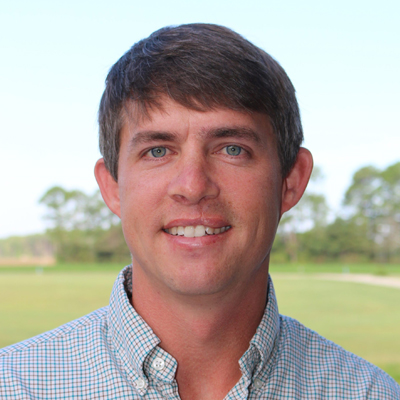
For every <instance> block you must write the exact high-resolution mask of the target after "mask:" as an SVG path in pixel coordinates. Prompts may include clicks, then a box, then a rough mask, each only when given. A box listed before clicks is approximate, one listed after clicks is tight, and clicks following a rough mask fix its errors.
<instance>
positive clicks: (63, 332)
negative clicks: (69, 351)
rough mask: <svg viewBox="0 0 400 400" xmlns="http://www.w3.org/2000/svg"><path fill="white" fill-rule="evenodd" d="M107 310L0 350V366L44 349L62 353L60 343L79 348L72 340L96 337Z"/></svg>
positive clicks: (103, 322) (76, 342) (105, 308)
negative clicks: (6, 361) (52, 348)
mask: <svg viewBox="0 0 400 400" xmlns="http://www.w3.org/2000/svg"><path fill="white" fill-rule="evenodd" d="M107 310H108V306H107V307H103V308H100V309H98V310H96V311H93V312H92V313H90V314H87V315H85V316H83V317H81V318H78V319H76V320H73V321H71V322H68V323H67V324H64V325H61V326H59V327H58V328H56V329H53V330H51V331H48V332H45V333H42V334H40V335H37V336H34V337H32V338H30V339H27V340H24V341H22V342H19V343H15V344H12V345H11V346H8V347H4V348H2V349H0V364H1V363H2V361H3V362H4V361H5V360H6V359H9V358H15V357H18V356H21V357H24V353H27V352H32V351H33V352H34V351H37V350H40V349H45V348H46V347H55V348H57V349H59V351H62V348H63V346H62V345H61V344H62V343H65V346H68V347H75V346H79V342H78V341H74V338H75V337H79V336H82V335H83V336H85V337H87V338H88V337H89V336H93V335H96V334H97V333H98V330H99V329H101V326H102V325H104V324H105V321H106V318H107Z"/></svg>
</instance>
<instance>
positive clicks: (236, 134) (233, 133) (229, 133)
mask: <svg viewBox="0 0 400 400" xmlns="http://www.w3.org/2000/svg"><path fill="white" fill-rule="evenodd" d="M201 135H202V136H203V137H204V138H205V139H219V138H240V139H247V140H250V141H252V142H256V143H260V142H261V138H260V135H259V134H258V133H257V132H255V131H254V130H253V129H250V128H246V127H243V126H240V127H222V128H216V129H210V130H205V131H203V132H202V133H201Z"/></svg>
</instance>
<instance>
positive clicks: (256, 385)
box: [253, 378, 263, 389]
mask: <svg viewBox="0 0 400 400" xmlns="http://www.w3.org/2000/svg"><path fill="white" fill-rule="evenodd" d="M262 385H263V383H262V381H261V380H260V379H257V378H256V379H254V381H253V387H254V389H260V388H261V386H262Z"/></svg>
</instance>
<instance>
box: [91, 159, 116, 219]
mask: <svg viewBox="0 0 400 400" xmlns="http://www.w3.org/2000/svg"><path fill="white" fill-rule="evenodd" d="M94 176H95V177H96V181H97V184H98V185H99V188H100V192H101V195H102V196H103V200H104V202H105V203H106V204H107V207H108V208H109V209H110V210H111V211H112V212H113V213H114V214H116V215H118V217H120V218H121V209H120V201H119V187H118V182H116V181H115V179H114V178H113V177H112V175H111V174H110V172H109V171H108V169H107V168H106V165H105V163H104V159H103V158H100V160H98V161H97V163H96V165H95V167H94Z"/></svg>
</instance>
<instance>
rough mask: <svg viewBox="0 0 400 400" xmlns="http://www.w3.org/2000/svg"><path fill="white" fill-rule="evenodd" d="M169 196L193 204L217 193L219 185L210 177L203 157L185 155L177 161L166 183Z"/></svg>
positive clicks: (208, 167) (207, 165) (186, 203)
mask: <svg viewBox="0 0 400 400" xmlns="http://www.w3.org/2000/svg"><path fill="white" fill-rule="evenodd" d="M168 194H169V196H170V197H171V198H172V199H174V200H175V201H177V202H180V203H182V204H185V205H195V204H198V203H200V202H201V201H206V200H211V199H214V198H216V197H218V195H219V187H218V184H217V183H216V182H215V180H214V179H213V178H212V174H211V171H210V165H209V163H207V160H206V159H205V157H201V156H197V157H190V156H189V157H186V158H182V159H181V160H179V161H178V162H177V165H176V170H175V172H174V175H173V177H172V179H171V181H170V183H169V185H168Z"/></svg>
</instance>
